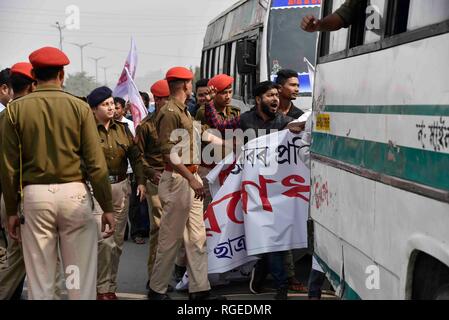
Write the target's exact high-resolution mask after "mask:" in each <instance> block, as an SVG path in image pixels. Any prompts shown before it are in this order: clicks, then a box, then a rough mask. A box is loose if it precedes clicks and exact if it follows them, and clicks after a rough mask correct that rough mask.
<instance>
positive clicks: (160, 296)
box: [148, 289, 171, 300]
mask: <svg viewBox="0 0 449 320" xmlns="http://www.w3.org/2000/svg"><path fill="white" fill-rule="evenodd" d="M148 299H149V300H171V298H170V297H169V296H168V295H167V294H165V293H159V292H156V291H153V290H151V289H150V290H148Z"/></svg>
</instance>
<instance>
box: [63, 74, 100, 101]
mask: <svg viewBox="0 0 449 320" xmlns="http://www.w3.org/2000/svg"><path fill="white" fill-rule="evenodd" d="M96 87H98V84H97V83H96V82H95V80H94V77H89V76H87V75H86V73H85V72H78V73H75V74H69V76H68V77H67V80H66V81H65V90H66V91H67V92H69V93H71V94H73V95H75V96H78V97H85V96H87V95H88V94H89V93H90V92H91V91H92V90H94V89H95V88H96Z"/></svg>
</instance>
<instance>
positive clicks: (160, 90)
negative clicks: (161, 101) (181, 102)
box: [150, 80, 170, 98]
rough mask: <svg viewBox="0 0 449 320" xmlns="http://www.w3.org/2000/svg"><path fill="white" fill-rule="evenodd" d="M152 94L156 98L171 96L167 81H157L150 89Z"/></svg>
mask: <svg viewBox="0 0 449 320" xmlns="http://www.w3.org/2000/svg"><path fill="white" fill-rule="evenodd" d="M150 91H151V93H152V94H153V96H155V97H160V98H164V97H168V96H169V95H170V89H169V88H168V82H167V80H159V81H156V82H155V83H154V84H153V85H152V86H151V88H150Z"/></svg>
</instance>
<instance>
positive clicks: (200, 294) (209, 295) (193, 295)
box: [189, 290, 227, 300]
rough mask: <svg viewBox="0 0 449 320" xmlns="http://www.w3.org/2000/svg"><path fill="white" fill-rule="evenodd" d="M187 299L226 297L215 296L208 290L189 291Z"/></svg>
mask: <svg viewBox="0 0 449 320" xmlns="http://www.w3.org/2000/svg"><path fill="white" fill-rule="evenodd" d="M189 300H227V299H226V297H223V296H216V295H214V294H212V293H211V292H210V290H209V291H200V292H194V293H189Z"/></svg>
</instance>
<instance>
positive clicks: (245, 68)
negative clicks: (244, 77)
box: [236, 39, 257, 74]
mask: <svg viewBox="0 0 449 320" xmlns="http://www.w3.org/2000/svg"><path fill="white" fill-rule="evenodd" d="M236 55H237V57H236V58H237V70H238V72H239V73H240V74H249V73H252V72H253V71H254V70H255V69H256V68H257V64H256V42H255V41H249V40H248V39H245V40H243V41H239V42H237V48H236Z"/></svg>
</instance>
